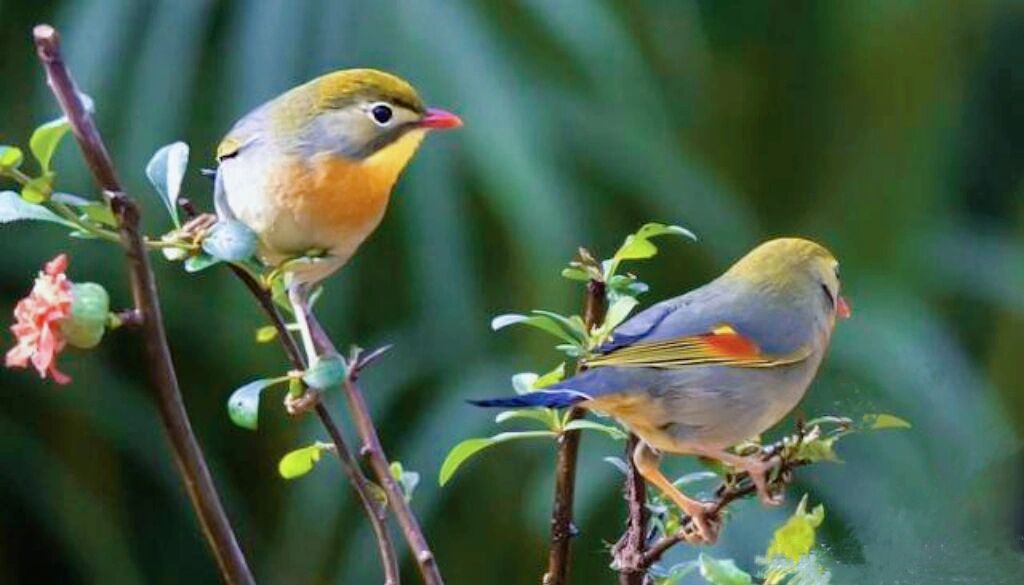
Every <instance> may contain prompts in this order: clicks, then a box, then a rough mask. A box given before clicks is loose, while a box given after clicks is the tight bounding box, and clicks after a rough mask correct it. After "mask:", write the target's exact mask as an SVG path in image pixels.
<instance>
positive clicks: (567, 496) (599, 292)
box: [543, 280, 608, 585]
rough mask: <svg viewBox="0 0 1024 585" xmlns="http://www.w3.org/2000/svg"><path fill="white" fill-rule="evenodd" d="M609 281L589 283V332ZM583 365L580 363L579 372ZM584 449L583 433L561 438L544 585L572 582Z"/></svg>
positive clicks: (603, 306)
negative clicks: (578, 472) (572, 544)
mask: <svg viewBox="0 0 1024 585" xmlns="http://www.w3.org/2000/svg"><path fill="white" fill-rule="evenodd" d="M605 292H606V291H605V283H604V282H602V281H599V280H590V281H589V282H587V296H586V299H585V300H584V305H583V322H584V324H585V325H586V330H587V332H590V331H591V330H593V328H594V327H596V326H599V325H600V324H601V323H602V322H603V321H604V315H605V311H607V309H608V302H607V298H606V296H605ZM581 369H582V368H581V367H580V366H579V365H577V367H576V371H577V373H578V372H579V371H580V370H581ZM583 414H584V410H583V409H582V408H578V407H575V406H574V407H572V408H570V409H569V413H568V414H567V416H566V423H567V424H568V423H569V422H571V421H574V420H576V419H579V418H582V417H583ZM579 450H580V432H579V431H568V432H565V433H562V435H561V436H560V437H559V438H558V456H557V459H556V462H555V499H554V505H553V507H552V510H551V547H550V549H549V551H548V570H547V573H545V574H544V580H543V583H544V585H567V584H568V583H569V561H570V559H569V544H570V541H571V539H572V537H573V535H574V534H575V531H576V529H575V527H574V526H573V524H572V508H573V500H574V499H575V497H576V460H577V458H578V456H579Z"/></svg>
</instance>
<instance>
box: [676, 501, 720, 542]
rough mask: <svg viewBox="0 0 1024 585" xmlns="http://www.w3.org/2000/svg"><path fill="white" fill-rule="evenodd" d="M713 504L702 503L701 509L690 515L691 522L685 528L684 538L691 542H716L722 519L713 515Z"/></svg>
mask: <svg viewBox="0 0 1024 585" xmlns="http://www.w3.org/2000/svg"><path fill="white" fill-rule="evenodd" d="M712 512H713V507H712V504H708V503H701V508H700V511H698V512H697V513H695V514H691V515H690V522H689V523H688V525H687V526H686V527H685V528H683V539H684V540H685V541H686V542H687V543H689V544H707V545H711V544H715V543H716V542H717V541H718V532H719V530H720V529H721V527H722V523H721V521H720V520H719V519H718V518H716V517H715V516H713V515H712Z"/></svg>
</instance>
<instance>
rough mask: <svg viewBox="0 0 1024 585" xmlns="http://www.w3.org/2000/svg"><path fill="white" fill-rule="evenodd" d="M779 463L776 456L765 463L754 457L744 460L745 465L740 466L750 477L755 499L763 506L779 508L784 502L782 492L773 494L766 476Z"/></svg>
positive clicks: (780, 460) (779, 460)
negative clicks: (755, 493)
mask: <svg viewBox="0 0 1024 585" xmlns="http://www.w3.org/2000/svg"><path fill="white" fill-rule="evenodd" d="M781 462H782V459H780V458H779V456H778V455H776V456H774V457H771V458H769V459H768V460H767V461H762V460H761V459H760V458H758V457H757V456H756V455H755V456H752V457H748V458H747V459H746V460H745V464H744V465H741V467H742V468H743V470H744V471H746V472H747V474H748V475H749V476H750V480H751V481H752V482H754V488H755V489H757V498H758V499H759V500H761V503H762V504H764V505H765V506H781V505H782V503H783V502H784V501H785V500H786V497H785V494H783V493H782V492H780V493H777V494H773V493H772V491H771V488H770V486H769V485H768V475H769V474H770V473H771V472H772V470H773V469H774V468H775V466H776V465H778V464H780V463H781Z"/></svg>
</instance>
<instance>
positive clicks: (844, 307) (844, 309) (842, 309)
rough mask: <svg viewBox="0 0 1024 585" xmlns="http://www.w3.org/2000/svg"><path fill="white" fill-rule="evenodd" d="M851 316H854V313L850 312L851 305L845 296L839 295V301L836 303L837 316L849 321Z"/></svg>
mask: <svg viewBox="0 0 1024 585" xmlns="http://www.w3.org/2000/svg"><path fill="white" fill-rule="evenodd" d="M851 314H853V311H851V310H850V303H847V302H846V299H844V298H843V295H839V301H838V302H836V315H838V316H839V318H840V319H849V318H850V315H851Z"/></svg>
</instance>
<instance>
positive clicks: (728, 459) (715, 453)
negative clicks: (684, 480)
mask: <svg viewBox="0 0 1024 585" xmlns="http://www.w3.org/2000/svg"><path fill="white" fill-rule="evenodd" d="M697 454H699V455H701V456H704V457H708V458H710V459H717V460H719V461H721V462H722V463H725V464H726V465H728V466H730V467H732V468H734V469H736V470H737V471H745V472H747V475H749V476H750V480H751V481H753V482H754V487H755V488H757V496H758V499H760V500H761V503H762V504H764V505H766V506H778V505H780V504H782V502H783V499H784V498H783V495H782V494H772V492H771V490H769V489H768V473H770V472H771V470H772V469H773V468H774V467H775V466H776V465H777V464H778V462H779V460H778V458H777V457H773V458H771V459H769V460H768V461H764V460H762V459H761V457H760V456H759V455H750V456H747V457H743V456H740V455H736V454H735V453H729V452H728V451H719V450H700V451H697Z"/></svg>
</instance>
